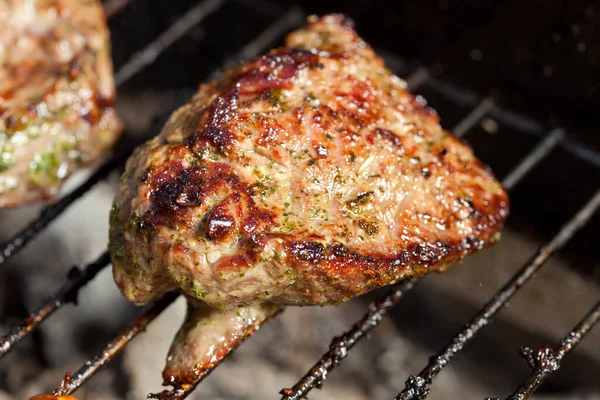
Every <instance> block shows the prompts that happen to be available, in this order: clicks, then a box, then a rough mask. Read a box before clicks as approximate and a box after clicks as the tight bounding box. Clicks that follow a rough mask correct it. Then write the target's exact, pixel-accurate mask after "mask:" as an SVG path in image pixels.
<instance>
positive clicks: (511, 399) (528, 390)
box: [506, 301, 600, 400]
mask: <svg viewBox="0 0 600 400" xmlns="http://www.w3.org/2000/svg"><path fill="white" fill-rule="evenodd" d="M599 320H600V301H598V302H597V303H596V305H595V306H594V307H592V309H591V310H590V311H589V312H588V313H587V314H586V316H585V317H583V319H582V320H581V321H580V322H579V323H578V324H577V325H576V326H575V327H574V328H573V330H572V331H571V332H570V333H569V334H568V335H567V336H566V337H565V338H563V340H561V342H560V344H559V345H558V347H557V348H555V349H549V348H541V349H539V350H538V351H537V353H536V354H533V351H531V349H528V348H524V349H522V351H523V355H525V356H526V357H527V358H528V361H529V363H530V365H531V366H532V367H533V369H534V372H533V374H532V375H531V376H530V377H529V379H527V381H525V382H524V383H523V385H521V387H519V388H518V389H517V390H516V391H515V392H514V393H513V394H511V395H510V396H508V397H507V398H506V400H523V399H527V398H529V396H531V395H532V394H533V392H535V391H536V390H537V389H538V387H539V386H540V385H541V384H542V383H543V382H544V381H545V380H546V379H547V378H548V377H549V376H550V375H551V374H552V373H553V372H555V371H556V370H558V369H559V368H560V363H561V361H562V359H563V358H564V357H565V355H567V353H568V352H569V351H571V350H573V349H574V348H575V347H577V345H578V344H579V343H580V342H581V341H582V340H583V338H584V337H585V335H587V334H588V333H589V331H590V330H591V329H592V328H593V326H594V325H595V324H597V323H598V321H599Z"/></svg>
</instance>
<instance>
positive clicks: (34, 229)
mask: <svg viewBox="0 0 600 400" xmlns="http://www.w3.org/2000/svg"><path fill="white" fill-rule="evenodd" d="M225 1H226V0H205V1H203V2H200V3H198V4H197V5H196V6H194V7H192V8H191V9H190V10H189V11H188V12H187V13H186V14H185V15H184V16H183V17H181V18H180V19H178V20H177V21H176V22H174V23H173V25H171V26H170V27H169V28H168V29H167V30H166V31H165V32H164V33H162V34H161V35H160V36H159V37H158V38H157V39H156V40H154V41H153V42H152V43H150V44H149V45H148V46H146V47H145V48H144V49H143V50H141V51H140V52H138V53H136V54H134V55H133V56H132V57H131V58H130V59H129V61H128V62H127V63H125V65H124V66H123V67H121V68H120V69H119V71H118V72H117V73H116V74H115V83H116V85H117V86H120V85H122V84H123V83H125V82H126V81H127V80H128V79H129V78H131V77H132V76H134V75H135V74H136V73H138V72H139V71H141V70H142V69H143V68H144V67H146V66H147V65H149V64H150V63H152V62H153V61H154V60H156V58H157V57H158V56H159V55H160V54H161V53H162V52H163V51H165V50H166V49H167V48H168V47H169V46H171V45H172V44H173V43H174V42H175V41H176V40H177V39H179V38H181V37H182V36H183V35H185V34H186V32H188V31H189V30H190V29H191V28H193V27H194V25H196V24H198V23H200V22H201V21H202V20H203V19H204V18H206V17H207V16H208V15H210V14H211V13H213V12H215V11H216V10H217V9H218V8H219V7H220V6H221V5H223V4H224V3H225ZM136 144H139V143H136ZM131 150H132V148H127V149H126V150H125V151H122V152H119V153H118V154H116V155H115V156H113V157H112V158H110V159H109V160H107V161H105V162H104V163H103V164H102V165H101V166H100V167H99V168H98V170H97V171H96V172H95V173H94V174H93V175H92V176H91V177H89V178H88V179H87V180H86V181H85V182H84V183H83V184H81V185H80V186H79V187H78V188H76V189H74V190H73V191H72V192H71V193H69V194H67V195H65V196H64V197H63V198H61V199H60V200H58V201H57V202H55V203H54V204H51V205H49V206H48V207H46V208H45V209H44V210H43V211H42V212H41V213H40V215H39V216H38V217H37V218H36V219H34V220H33V221H32V222H30V223H29V224H28V225H27V226H26V227H25V228H24V229H22V230H21V231H19V232H17V233H16V234H15V235H14V236H13V237H11V238H10V239H9V240H8V242H5V243H3V244H2V245H0V265H2V264H4V263H6V261H8V259H9V258H11V257H12V256H14V255H15V254H17V253H18V252H19V251H20V250H21V249H22V248H23V247H25V245H27V244H28V243H29V242H30V241H31V240H32V239H33V238H34V237H35V236H36V235H37V234H38V233H40V232H41V231H42V230H43V229H44V228H45V227H47V226H48V225H49V224H50V222H52V221H54V219H56V217H58V216H59V215H60V214H61V213H62V212H63V211H65V210H66V209H67V208H68V207H69V206H70V205H71V204H73V203H74V202H75V200H77V199H79V198H80V197H81V196H82V195H84V194H85V193H87V191H88V190H89V189H91V188H92V187H93V186H94V185H95V184H96V183H98V182H99V181H101V180H102V179H104V178H105V177H106V176H107V175H108V174H109V173H110V172H111V171H112V170H113V169H115V168H116V167H118V166H119V165H121V164H122V163H123V162H124V161H125V160H126V158H127V156H129V153H130V151H131Z"/></svg>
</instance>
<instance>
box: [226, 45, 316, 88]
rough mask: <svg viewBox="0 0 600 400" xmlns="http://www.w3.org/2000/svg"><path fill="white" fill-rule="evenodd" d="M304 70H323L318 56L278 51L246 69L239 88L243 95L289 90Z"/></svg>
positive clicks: (292, 50) (238, 83)
mask: <svg viewBox="0 0 600 400" xmlns="http://www.w3.org/2000/svg"><path fill="white" fill-rule="evenodd" d="M304 68H323V64H321V63H320V62H319V57H318V56H317V55H316V54H313V53H310V52H308V51H304V50H298V49H290V48H282V49H277V50H274V51H272V52H271V53H270V54H268V55H265V56H263V57H260V58H259V59H258V60H257V61H255V62H254V63H252V64H251V65H250V66H249V67H248V68H245V69H244V72H243V73H242V75H241V76H240V78H239V79H238V81H237V86H238V87H239V90H240V94H241V95H250V94H260V93H263V92H265V91H268V90H270V89H274V88H277V89H289V88H290V87H291V85H292V81H293V79H294V78H295V77H296V76H297V75H298V72H299V71H300V70H302V69H304Z"/></svg>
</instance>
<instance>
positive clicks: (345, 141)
mask: <svg viewBox="0 0 600 400" xmlns="http://www.w3.org/2000/svg"><path fill="white" fill-rule="evenodd" d="M286 46H287V47H285V48H279V49H275V50H273V51H271V52H270V53H268V54H267V55H265V56H263V57H260V58H257V59H255V60H253V61H252V62H250V63H248V64H246V65H243V66H241V67H239V68H236V69H234V70H232V71H229V72H228V74H227V76H226V79H224V81H222V82H216V83H209V84H205V85H202V86H201V87H200V89H199V91H198V93H197V94H196V95H195V97H194V98H193V100H192V101H191V102H190V103H189V104H187V105H185V106H183V107H182V108H180V109H179V110H178V111H176V112H175V113H174V114H173V115H172V117H171V118H170V120H169V122H168V123H167V125H166V126H165V128H164V129H163V131H162V133H161V134H160V135H159V136H158V137H156V138H155V139H154V140H152V141H149V142H148V143H146V144H145V145H143V146H141V147H140V148H138V149H137V151H136V152H135V153H134V155H133V156H132V157H131V158H130V160H129V161H128V164H127V170H126V172H125V173H124V175H123V177H122V182H121V185H120V189H119V192H118V194H117V195H116V197H115V202H114V207H113V211H112V213H111V233H110V250H111V254H112V257H113V262H114V275H115V279H116V282H117V284H118V285H119V287H120V288H121V290H122V292H123V294H124V295H125V297H126V298H127V299H129V300H131V301H134V302H136V303H146V302H148V301H150V300H152V299H154V298H156V297H157V296H160V295H162V294H164V293H165V292H167V291H170V290H173V289H176V288H180V289H181V290H183V291H184V292H185V293H186V294H187V295H189V296H191V297H195V298H197V299H199V300H201V301H203V302H206V303H208V304H210V305H213V306H218V307H221V308H228V307H233V306H237V305H248V304H254V303H260V302H271V303H277V304H295V305H316V304H320V305H323V304H335V303H339V302H341V301H344V300H347V299H349V298H351V297H355V296H359V295H361V294H364V293H366V292H368V291H370V290H372V289H374V288H377V287H381V286H384V285H387V284H391V283H394V282H396V281H398V280H400V279H403V278H406V277H411V276H417V275H421V274H424V273H427V272H430V271H436V270H440V269H443V268H445V267H447V266H449V265H451V264H454V263H457V262H459V261H460V260H461V259H462V258H463V257H465V256H466V255H467V254H469V253H472V252H474V251H476V250H477V249H481V248H483V247H484V246H486V245H487V244H489V243H493V242H494V241H495V240H497V232H498V230H499V229H500V228H501V226H502V225H503V223H504V221H505V218H506V217H507V215H508V198H507V195H506V192H505V191H504V189H503V188H502V186H501V185H500V183H499V182H498V181H497V180H496V179H495V178H494V176H493V175H492V173H491V172H490V171H489V170H488V169H487V168H486V167H485V166H484V165H483V164H482V163H481V162H480V161H479V160H477V159H476V158H475V157H474V155H473V153H472V151H471V149H470V148H469V147H468V146H467V145H466V144H464V143H462V142H461V141H460V140H458V139H457V138H455V137H454V136H452V135H451V134H450V133H449V132H446V131H444V130H442V129H441V127H440V125H439V120H438V117H437V116H436V115H435V113H434V112H432V110H430V109H429V108H427V107H425V106H424V105H423V104H421V103H420V102H419V101H418V100H417V99H416V98H415V97H414V96H413V95H411V94H409V93H408V92H407V91H406V90H405V84H404V82H403V81H401V80H400V79H399V78H397V77H395V76H393V75H392V74H391V72H390V71H389V70H388V69H387V68H386V67H385V65H384V63H383V61H382V60H381V59H380V58H379V57H377V56H376V55H375V54H374V52H373V50H372V48H371V47H370V46H369V45H368V44H366V43H365V42H364V41H363V40H362V39H361V38H360V37H359V36H358V35H357V34H356V33H355V31H354V30H353V29H352V25H351V23H350V22H349V21H348V20H347V19H345V18H344V17H342V16H340V15H328V16H324V17H321V18H318V19H313V20H311V21H310V23H309V25H308V26H307V27H306V28H304V29H301V30H299V31H297V32H295V33H293V34H291V35H290V36H289V37H288V38H287V41H286Z"/></svg>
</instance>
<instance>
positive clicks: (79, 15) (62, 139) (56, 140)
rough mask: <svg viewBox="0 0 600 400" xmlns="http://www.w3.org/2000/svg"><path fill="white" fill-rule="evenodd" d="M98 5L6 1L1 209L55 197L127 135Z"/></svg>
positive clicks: (1, 34) (0, 100) (0, 17)
mask: <svg viewBox="0 0 600 400" xmlns="http://www.w3.org/2000/svg"><path fill="white" fill-rule="evenodd" d="M109 40H110V38H109V32H108V29H107V27H106V23H105V17H104V13H103V10H102V5H101V3H100V1H98V0H60V1H59V0H0V60H2V64H1V65H0V207H11V206H15V205H22V204H27V203H32V202H36V201H40V200H51V199H53V198H54V197H55V196H56V195H57V194H58V191H59V189H60V185H61V183H62V181H64V179H65V178H66V177H67V176H68V175H69V174H70V173H71V172H72V171H73V170H74V169H76V168H77V167H78V166H81V165H84V164H87V163H90V162H91V161H93V160H94V159H96V158H97V157H99V156H100V155H101V154H102V153H103V152H105V151H106V150H107V149H108V148H109V147H110V146H111V145H112V144H113V143H114V141H115V139H116V138H117V136H118V134H119V133H120V131H121V123H120V122H119V120H118V118H117V116H116V114H115V111H114V110H113V108H112V107H111V106H112V102H113V99H114V96H115V93H114V82H113V70H112V61H111V59H110V43H109Z"/></svg>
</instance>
